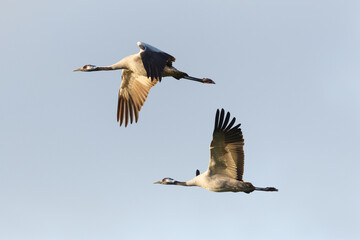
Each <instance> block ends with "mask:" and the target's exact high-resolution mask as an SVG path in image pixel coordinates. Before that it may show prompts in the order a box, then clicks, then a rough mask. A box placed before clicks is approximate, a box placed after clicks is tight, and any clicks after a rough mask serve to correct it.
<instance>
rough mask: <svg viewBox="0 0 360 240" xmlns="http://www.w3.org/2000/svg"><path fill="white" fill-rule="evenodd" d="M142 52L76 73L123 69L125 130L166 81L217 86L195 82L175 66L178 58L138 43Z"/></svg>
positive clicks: (121, 116)
mask: <svg viewBox="0 0 360 240" xmlns="http://www.w3.org/2000/svg"><path fill="white" fill-rule="evenodd" d="M137 44H138V46H139V48H140V52H139V53H138V54H134V55H130V56H127V57H125V58H123V59H122V60H120V61H119V62H117V63H115V64H113V65H110V66H106V67H97V66H95V65H90V64H87V65H85V66H83V67H81V68H78V69H75V70H73V71H74V72H76V71H82V72H93V71H108V70H119V69H122V82H121V86H120V90H119V97H118V106H117V121H118V122H120V126H121V125H122V123H123V122H125V127H126V126H127V125H128V122H129V120H130V123H133V119H134V118H135V122H137V121H138V118H139V112H140V109H141V107H142V106H143V105H144V102H145V100H146V98H147V96H148V94H149V91H150V89H151V88H152V87H153V86H154V85H155V84H156V83H157V82H160V81H161V79H162V77H169V76H171V77H174V78H176V79H177V80H180V79H182V78H183V79H187V80H192V81H197V82H201V83H209V84H215V82H214V81H213V80H211V79H209V78H202V79H200V78H195V77H191V76H189V75H188V74H187V73H185V72H182V71H179V70H177V69H176V68H175V67H173V66H172V62H174V61H175V58H174V57H173V56H171V55H170V54H167V53H165V52H163V51H161V50H159V49H157V48H155V47H153V46H151V45H149V44H146V43H143V42H138V43H137Z"/></svg>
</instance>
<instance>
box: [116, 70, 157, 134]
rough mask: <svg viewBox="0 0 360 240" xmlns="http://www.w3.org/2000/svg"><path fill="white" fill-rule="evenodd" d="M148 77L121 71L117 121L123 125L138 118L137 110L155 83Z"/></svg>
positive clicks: (155, 81)
mask: <svg viewBox="0 0 360 240" xmlns="http://www.w3.org/2000/svg"><path fill="white" fill-rule="evenodd" d="M157 82H158V81H157V80H153V81H151V79H150V78H147V77H145V76H141V75H138V74H136V73H134V72H132V71H130V70H127V69H124V70H123V71H122V82H121V86H120V90H119V98H118V110H117V121H118V122H120V126H121V125H122V123H123V122H124V123H125V127H126V126H127V125H128V123H129V121H130V123H133V121H134V117H135V122H137V121H138V119H139V112H140V110H141V107H142V106H143V105H144V102H145V101H146V98H147V96H148V94H149V91H150V89H151V88H152V87H153V86H154V85H155V84H156V83H157Z"/></svg>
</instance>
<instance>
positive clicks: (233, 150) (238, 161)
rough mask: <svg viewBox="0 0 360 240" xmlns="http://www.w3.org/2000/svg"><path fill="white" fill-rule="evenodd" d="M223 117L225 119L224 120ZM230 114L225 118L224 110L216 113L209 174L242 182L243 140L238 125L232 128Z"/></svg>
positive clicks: (233, 121)
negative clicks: (224, 176)
mask: <svg viewBox="0 0 360 240" xmlns="http://www.w3.org/2000/svg"><path fill="white" fill-rule="evenodd" d="M224 117H225V119H224ZM229 120H230V113H229V112H228V113H227V114H226V116H225V111H224V109H221V113H220V111H219V109H218V110H217V111H216V117H215V128H214V133H213V139H212V141H211V144H210V155H211V156H210V163H209V171H210V174H221V175H226V176H228V177H230V178H233V179H237V180H239V181H242V176H243V172H244V150H243V146H244V138H243V135H242V132H241V129H240V124H238V125H236V126H234V127H233V125H234V123H235V120H236V118H233V119H232V120H231V122H230V123H229Z"/></svg>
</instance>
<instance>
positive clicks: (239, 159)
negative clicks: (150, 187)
mask: <svg viewBox="0 0 360 240" xmlns="http://www.w3.org/2000/svg"><path fill="white" fill-rule="evenodd" d="M229 120H230V113H229V112H227V114H226V116H225V111H224V109H222V110H221V112H220V111H219V109H218V110H217V111H216V116H215V127H214V132H213V139H212V141H211V144H210V155H211V156H210V163H209V167H208V169H207V171H206V172H204V173H202V174H200V171H199V170H196V177H195V178H193V179H191V180H189V181H187V182H180V181H176V180H174V179H172V178H168V177H167V178H164V179H162V180H161V181H157V182H154V183H158V184H165V185H180V186H198V187H202V188H205V189H207V190H209V191H214V192H245V193H251V192H253V191H255V190H258V191H278V190H277V189H276V188H274V187H266V188H263V187H255V186H253V185H252V184H251V183H250V182H244V181H243V172H244V150H243V146H244V138H243V135H242V132H241V129H240V124H238V125H236V126H233V125H234V123H235V121H236V119H235V118H233V119H232V120H231V122H230V123H229Z"/></svg>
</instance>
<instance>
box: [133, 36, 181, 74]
mask: <svg viewBox="0 0 360 240" xmlns="http://www.w3.org/2000/svg"><path fill="white" fill-rule="evenodd" d="M138 46H139V47H140V56H141V60H142V62H143V64H144V68H145V70H146V74H147V77H148V78H151V81H153V80H159V81H161V76H162V73H163V71H164V68H165V65H168V66H171V65H172V62H174V61H175V58H174V57H173V56H171V55H170V54H167V53H166V52H163V51H161V50H159V49H157V48H155V47H153V46H151V45H149V44H146V43H142V42H138Z"/></svg>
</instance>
